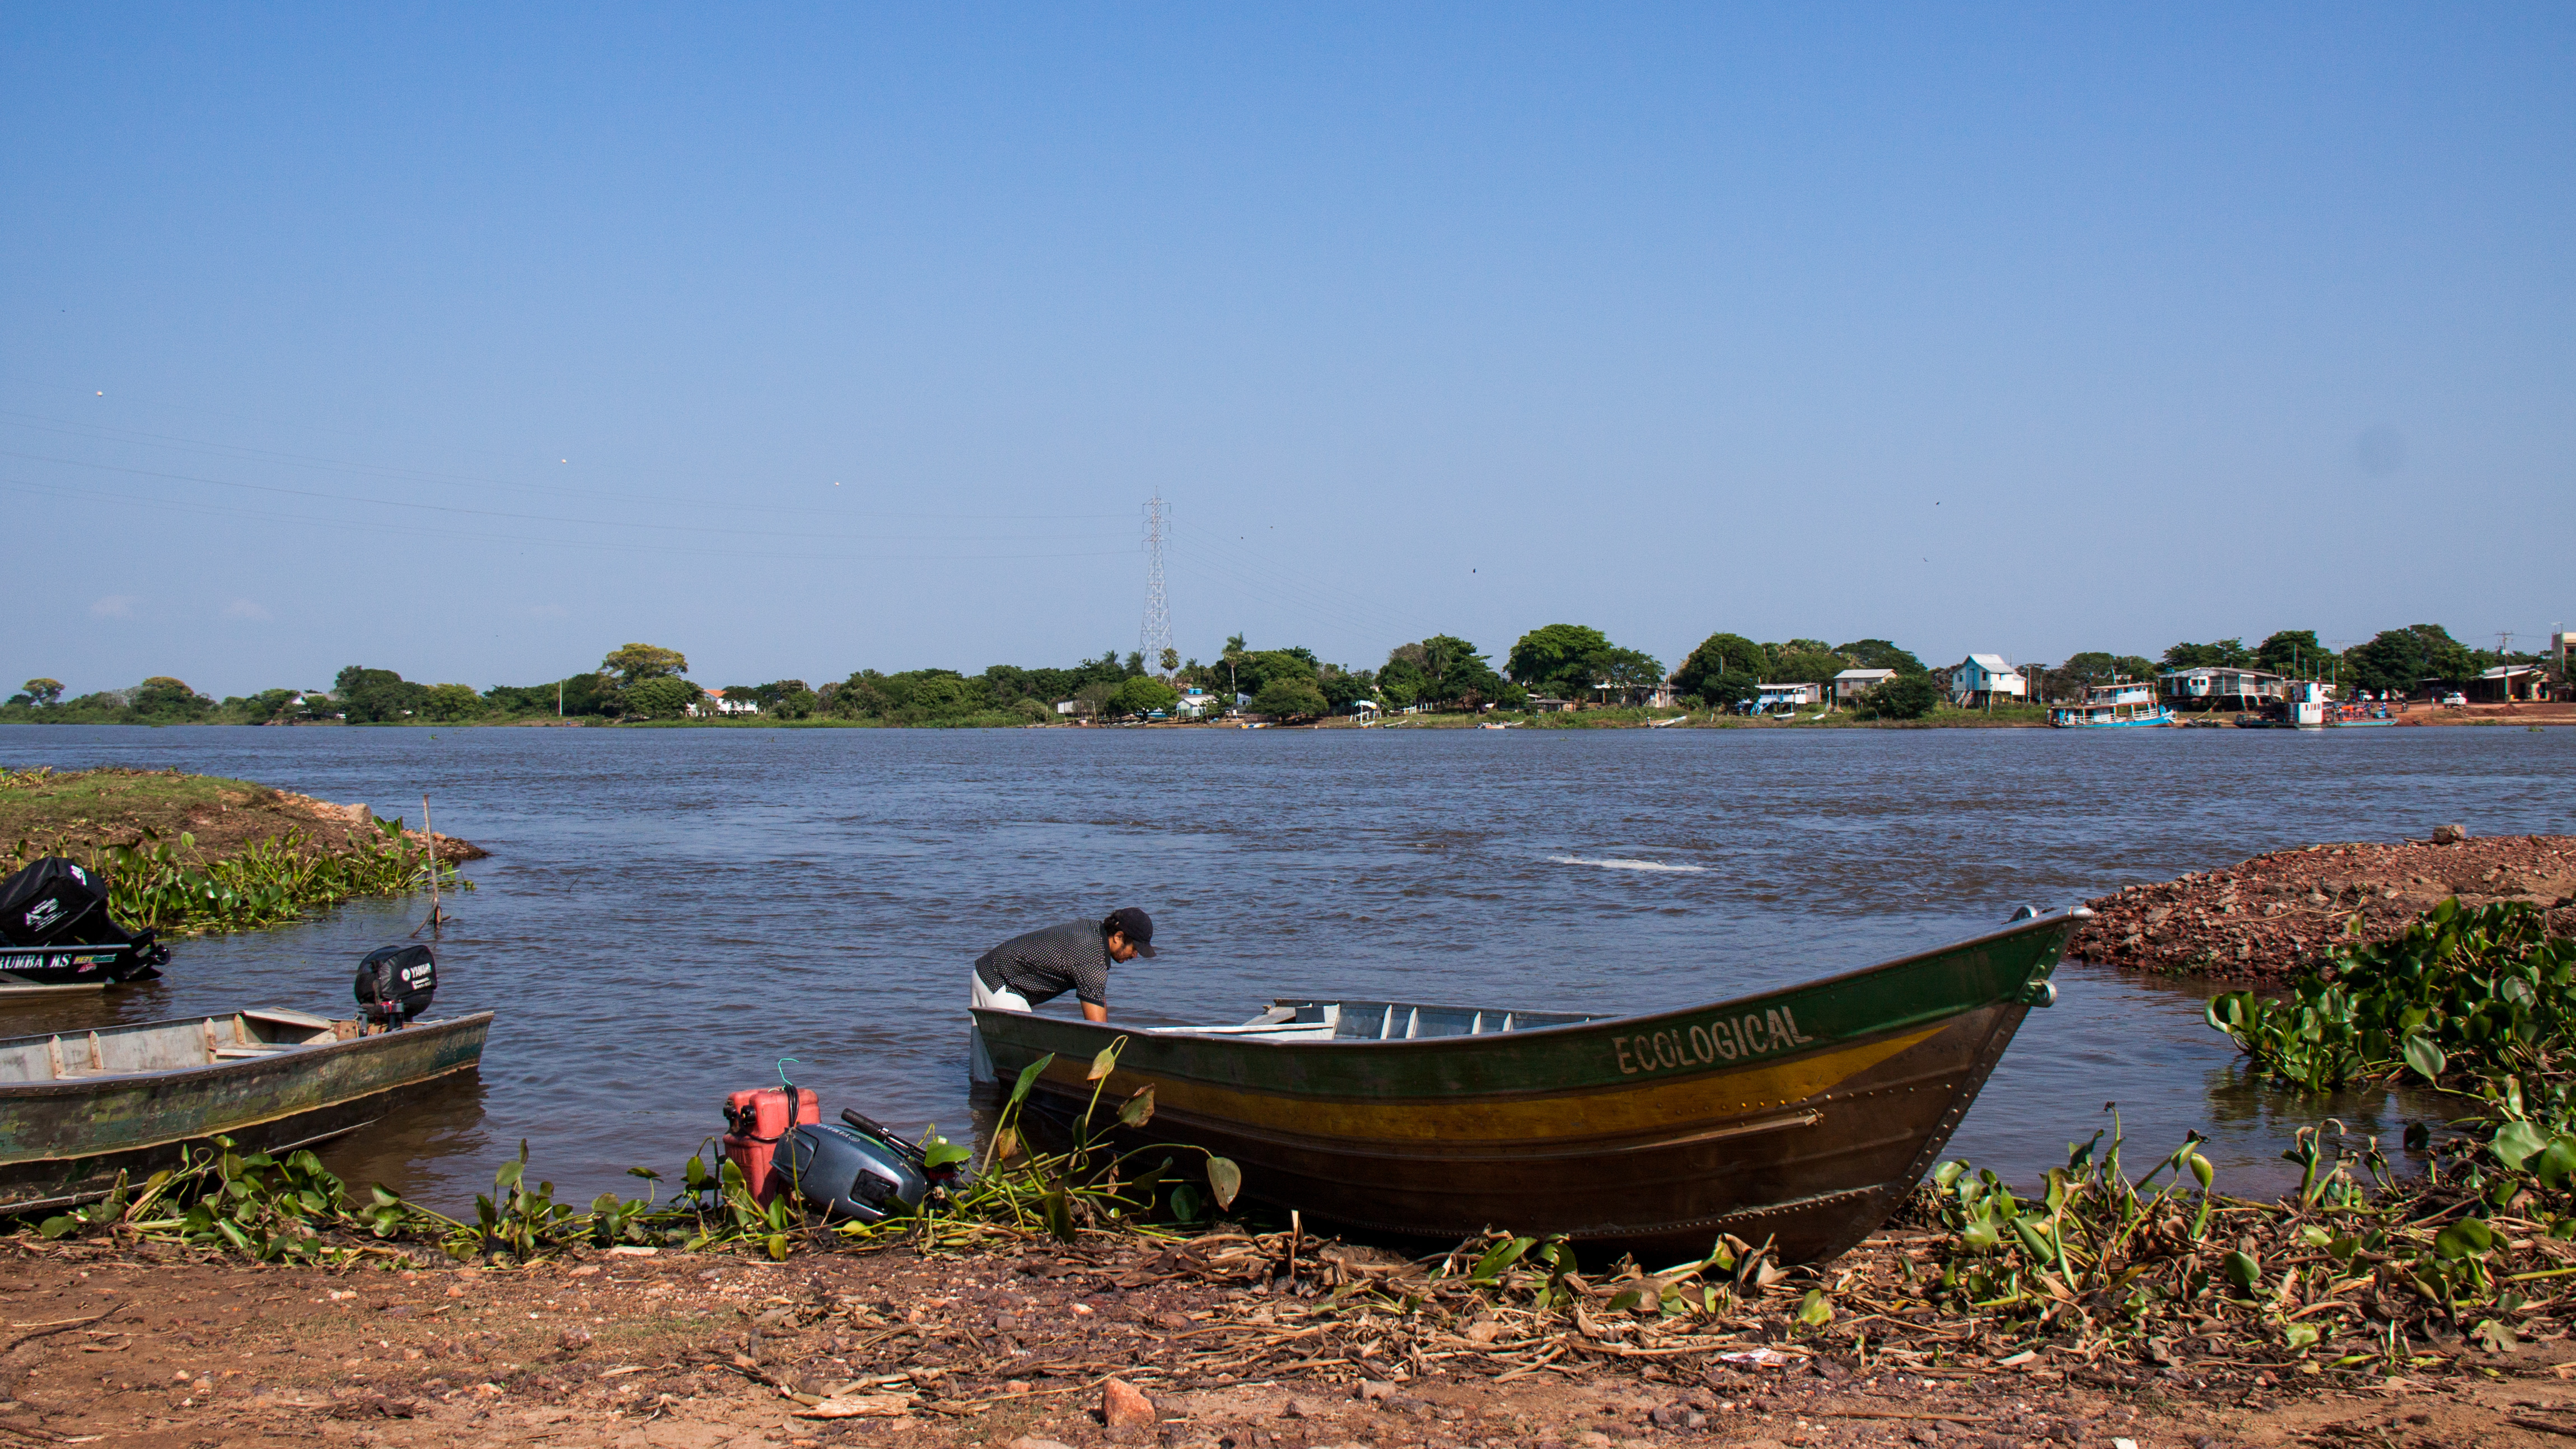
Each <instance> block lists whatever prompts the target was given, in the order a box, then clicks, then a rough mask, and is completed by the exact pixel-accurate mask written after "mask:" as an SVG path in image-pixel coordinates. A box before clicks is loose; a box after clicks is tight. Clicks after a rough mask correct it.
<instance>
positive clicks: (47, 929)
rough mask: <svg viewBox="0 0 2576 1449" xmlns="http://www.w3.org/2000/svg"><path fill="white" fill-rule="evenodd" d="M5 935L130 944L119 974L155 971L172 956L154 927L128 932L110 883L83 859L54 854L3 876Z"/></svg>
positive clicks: (21, 941)
mask: <svg viewBox="0 0 2576 1449" xmlns="http://www.w3.org/2000/svg"><path fill="white" fill-rule="evenodd" d="M0 940H6V941H7V943H8V944H10V945H12V946H127V947H131V948H133V949H132V950H131V951H130V952H129V953H128V954H127V956H126V957H125V959H124V960H122V961H119V962H118V963H117V964H116V970H115V973H114V974H115V975H116V976H117V977H118V979H120V980H122V979H125V978H127V977H129V976H133V975H137V974H143V975H149V974H151V971H150V968H152V967H154V966H159V965H161V964H163V963H165V962H167V961H168V960H169V959H170V948H169V947H167V946H163V945H159V944H156V943H155V942H154V941H153V939H152V933H151V932H150V931H144V932H141V933H139V934H137V933H134V932H129V931H127V930H126V929H125V928H124V927H123V926H120V925H118V924H117V923H116V920H115V918H114V917H112V916H110V915H108V913H107V882H106V881H104V880H101V879H100V878H99V877H97V876H95V875H93V874H91V873H90V872H89V870H88V869H87V868H86V867H84V866H82V865H81V864H80V863H79V862H78V861H73V860H66V859H64V858H63V857H61V856H59V855H49V856H47V857H45V858H44V859H42V860H40V861H37V862H36V863H35V864H33V865H30V866H28V867H27V868H26V869H24V870H21V871H19V872H18V873H17V874H16V875H13V876H11V877H9V878H8V879H7V880H6V881H0Z"/></svg>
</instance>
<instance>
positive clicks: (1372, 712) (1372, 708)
mask: <svg viewBox="0 0 2576 1449" xmlns="http://www.w3.org/2000/svg"><path fill="white" fill-rule="evenodd" d="M1351 713H1353V714H1355V715H1357V716H1359V720H1360V723H1361V724H1369V723H1371V722H1373V721H1375V720H1376V719H1377V717H1378V714H1379V710H1378V707H1377V701H1376V700H1373V699H1355V700H1352V701H1351Z"/></svg>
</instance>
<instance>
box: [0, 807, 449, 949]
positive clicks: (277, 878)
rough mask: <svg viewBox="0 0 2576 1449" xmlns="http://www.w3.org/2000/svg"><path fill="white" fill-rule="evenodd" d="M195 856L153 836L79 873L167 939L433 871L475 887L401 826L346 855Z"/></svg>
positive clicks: (14, 860) (314, 847)
mask: <svg viewBox="0 0 2576 1449" xmlns="http://www.w3.org/2000/svg"><path fill="white" fill-rule="evenodd" d="M196 848H197V840H196V837H195V836H194V835H191V834H187V833H184V832H183V833H182V834H181V835H180V836H179V839H178V842H177V843H176V844H175V845H174V844H172V843H171V842H169V841H166V840H162V839H160V838H158V837H156V836H154V835H152V834H150V833H149V832H147V833H146V834H145V835H144V837H143V839H142V840H140V841H139V842H137V843H135V844H133V845H111V846H109V847H107V848H106V849H105V850H102V851H99V852H97V853H95V854H94V855H92V856H91V857H90V858H89V859H86V860H83V861H81V864H82V866H83V867H84V868H85V869H87V870H89V871H90V872H91V873H92V874H94V875H96V876H98V877H100V878H101V879H103V880H105V881H106V882H107V909H108V913H109V914H110V915H112V916H114V917H115V918H116V919H117V921H118V922H119V923H120V924H122V925H124V926H125V927H126V928H127V929H129V930H135V931H143V930H151V931H157V932H159V933H160V934H162V935H163V936H181V935H192V934H198V933H204V932H214V931H249V930H257V929H259V928H261V927H264V926H275V925H281V924H283V923H285V922H288V921H295V920H301V919H303V917H304V916H305V914H306V913H307V912H309V911H311V910H313V909H314V908H315V907H318V906H329V905H337V904H339V903H340V902H342V901H345V900H351V899H354V898H356V897H359V896H391V895H403V894H406V893H408V892H411V891H417V890H426V889H428V887H429V880H430V875H431V873H432V872H433V871H434V872H436V873H437V876H438V883H439V888H440V889H442V890H449V891H470V890H472V889H473V888H474V883H473V882H472V881H469V880H462V879H460V878H458V876H457V874H456V867H455V866H454V865H451V864H448V863H446V862H444V861H439V860H436V859H435V858H434V857H433V856H432V854H431V851H430V848H429V847H428V845H427V844H425V843H419V842H415V841H413V840H412V838H411V837H410V836H409V835H407V834H405V833H404V830H403V823H402V821H400V820H399V819H396V820H378V821H376V822H375V823H374V826H373V828H372V829H360V830H355V831H352V832H350V835H349V839H348V843H347V844H346V845H343V846H336V847H334V846H326V845H324V844H323V843H322V842H320V841H318V840H315V839H314V838H312V837H311V836H309V835H307V834H306V833H304V832H303V831H300V830H290V831H288V832H286V833H285V834H284V835H280V836H275V837H272V838H270V839H267V840H262V841H258V842H256V843H254V844H252V845H250V846H249V847H247V848H245V849H243V850H241V851H240V852H238V853H237V854H234V855H231V856H227V857H225V858H223V859H220V860H212V861H204V862H192V861H191V860H190V857H191V856H192V855H194V853H195V852H196ZM42 853H43V851H42V849H41V848H40V847H38V846H36V845H34V844H33V843H31V842H28V841H23V840H22V841H20V842H18V844H17V846H16V848H15V849H14V850H13V851H12V852H11V853H10V857H9V859H8V861H7V862H6V864H5V869H6V870H17V869H19V868H21V867H23V866H25V865H26V864H27V863H28V862H29V861H31V860H34V859H35V858H36V857H37V856H38V855H40V854H42Z"/></svg>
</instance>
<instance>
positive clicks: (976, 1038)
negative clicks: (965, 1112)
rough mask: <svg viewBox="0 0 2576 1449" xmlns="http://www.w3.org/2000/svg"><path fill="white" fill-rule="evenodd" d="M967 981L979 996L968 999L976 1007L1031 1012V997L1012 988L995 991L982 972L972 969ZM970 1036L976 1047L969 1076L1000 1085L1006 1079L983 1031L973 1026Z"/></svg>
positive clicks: (973, 1048) (970, 1028) (968, 1034)
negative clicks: (998, 1070)
mask: <svg viewBox="0 0 2576 1449" xmlns="http://www.w3.org/2000/svg"><path fill="white" fill-rule="evenodd" d="M966 979H967V980H968V981H970V982H972V983H973V984H974V987H975V994H974V995H973V996H972V997H970V998H968V999H969V1000H970V1001H971V1002H972V1003H973V1004H974V1005H976V1006H979V1007H983V1008H985V1009H987V1010H991V1011H1026V1010H1028V1009H1029V1002H1028V998H1027V997H1025V996H1022V995H1020V993H1018V992H1016V991H1012V990H1008V989H1004V990H1000V991H996V990H994V989H993V988H992V987H990V986H987V985H985V984H984V973H982V972H980V971H976V970H973V969H972V968H969V969H968V971H967V972H966ZM966 1035H967V1038H968V1041H969V1043H970V1045H971V1048H972V1055H971V1056H970V1057H969V1059H968V1064H967V1069H966V1070H967V1074H968V1076H970V1077H971V1078H972V1079H973V1080H975V1081H976V1082H979V1083H991V1084H994V1085H999V1084H1000V1082H1001V1080H1002V1079H1001V1077H1000V1075H999V1074H998V1073H996V1072H995V1071H994V1070H993V1054H992V1053H991V1052H989V1051H986V1050H985V1049H984V1031H983V1028H981V1027H976V1026H969V1027H968V1028H967V1029H966Z"/></svg>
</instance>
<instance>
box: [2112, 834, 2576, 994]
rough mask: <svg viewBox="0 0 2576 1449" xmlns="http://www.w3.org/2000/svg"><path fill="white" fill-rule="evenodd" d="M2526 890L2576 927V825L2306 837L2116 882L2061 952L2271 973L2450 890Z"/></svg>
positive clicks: (2181, 969)
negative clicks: (2235, 860) (2524, 831)
mask: <svg viewBox="0 0 2576 1449" xmlns="http://www.w3.org/2000/svg"><path fill="white" fill-rule="evenodd" d="M2451 896H2458V897H2459V898H2460V901H2461V903H2462V904H2463V905H2472V906H2475V905H2484V904H2486V903H2487V902H2489V901H2497V900H2513V901H2528V902H2530V903H2532V904H2534V905H2538V906H2542V907H2547V908H2551V916H2550V919H2551V924H2552V926H2553V928H2554V929H2556V930H2557V931H2558V932H2559V933H2561V934H2567V935H2576V836H2565V835H2500V836H2495V837H2492V838H2489V839H2483V840H2481V839H2476V838H2470V839H2466V840H2460V841H2456V842H2453V843H2449V844H2440V845H2436V844H2434V843H2432V842H2431V841H2429V840H2422V841H2413V840H2410V841H2406V842H2403V843H2401V844H2397V845H2375V844H2370V843H2367V842H2359V843H2350V844H2343V845H2311V846H2307V847H2305V848H2303V849H2299V850H2283V851H2275V852H2273V853H2272V854H2269V855H2258V856H2256V857H2254V858H2253V859H2252V860H2249V861H2246V862H2244V863H2243V864H2241V865H2237V866H2232V867H2230V868H2228V869H2226V870H2211V871H2199V872H2196V873H2194V874H2191V875H2186V876H2184V877H2182V878H2181V879H2180V880H2172V881H2166V882H2164V883H2162V884H2160V885H2135V886H2126V887H2123V888H2122V889H2121V890H2120V891H2118V892H2117V893H2115V894H2112V895H2107V896H2103V897H2100V898H2099V899H2096V900H2091V901H2087V902H2085V904H2086V905H2088V906H2090V907H2092V909H2093V910H2094V912H2095V913H2096V915H2097V919H2096V920H2094V921H2093V923H2092V924H2090V925H2088V926H2086V927H2085V928H2084V929H2083V930H2081V931H2079V932H2077V933H2076V935H2075V940H2074V942H2073V943H2072V944H2071V945H2070V946H2069V947H2068V954H2069V955H2071V956H2075V957H2078V958H2081V959H2083V960H2087V961H2107V962H2110V963H2111V964H2113V965H2117V966H2134V967H2137V968H2139V969H2141V970H2147V971H2161V972H2168V973H2173V974H2177V975H2197V976H2215V977H2226V978H2230V979H2243V980H2258V981H2277V980H2280V979H2282V978H2285V977H2288V976H2291V975H2294V974H2296V973H2297V972H2298V970H2299V969H2300V968H2301V967H2303V966H2305V965H2307V964H2309V963H2310V962H2312V961H2314V960H2316V959H2317V958H2318V957H2319V956H2321V955H2322V954H2323V953H2324V951H2325V950H2326V948H2327V947H2328V946H2331V945H2333V944H2335V943H2337V942H2339V941H2344V940H2349V939H2354V937H2353V936H2351V935H2350V934H2348V933H2349V932H2351V931H2352V929H2353V924H2354V923H2355V922H2358V923H2359V936H2358V939H2360V940H2364V941H2381V940H2386V939H2388V938H2389V937H2391V936H2394V935H2396V934H2397V933H2398V932H2400V931H2402V930H2403V929H2405V927H2406V925H2407V923H2408V922H2410V921H2412V920H2414V919H2415V917H2416V916H2418V915H2420V914H2422V913H2423V911H2424V910H2425V909H2426V908H2428V907H2430V906H2432V905H2434V904H2436V903H2437V902H2440V901H2442V900H2444V899H2446V898H2448V897H2451Z"/></svg>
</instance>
